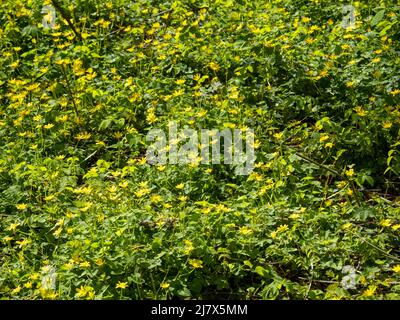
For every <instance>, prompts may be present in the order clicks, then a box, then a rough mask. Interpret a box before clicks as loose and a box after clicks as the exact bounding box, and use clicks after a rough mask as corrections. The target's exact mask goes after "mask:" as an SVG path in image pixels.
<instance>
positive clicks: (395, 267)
mask: <svg viewBox="0 0 400 320" xmlns="http://www.w3.org/2000/svg"><path fill="white" fill-rule="evenodd" d="M392 270H393V271H394V272H396V273H400V264H397V265H395V266H394V267H393V268H392Z"/></svg>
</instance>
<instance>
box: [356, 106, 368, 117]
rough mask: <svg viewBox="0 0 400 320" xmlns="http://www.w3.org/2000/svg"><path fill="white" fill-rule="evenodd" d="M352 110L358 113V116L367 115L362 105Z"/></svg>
mask: <svg viewBox="0 0 400 320" xmlns="http://www.w3.org/2000/svg"><path fill="white" fill-rule="evenodd" d="M354 111H355V112H357V114H358V115H359V116H360V117H365V116H366V115H367V112H366V111H365V110H364V109H363V108H362V107H360V106H358V107H355V108H354Z"/></svg>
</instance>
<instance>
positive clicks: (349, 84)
mask: <svg viewBox="0 0 400 320" xmlns="http://www.w3.org/2000/svg"><path fill="white" fill-rule="evenodd" d="M346 87H347V88H353V87H354V81H348V82H346Z"/></svg>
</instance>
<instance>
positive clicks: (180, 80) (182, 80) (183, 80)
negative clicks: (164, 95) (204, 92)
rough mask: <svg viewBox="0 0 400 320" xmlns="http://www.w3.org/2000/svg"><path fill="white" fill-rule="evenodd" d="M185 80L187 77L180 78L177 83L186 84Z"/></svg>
mask: <svg viewBox="0 0 400 320" xmlns="http://www.w3.org/2000/svg"><path fill="white" fill-rule="evenodd" d="M185 82H186V80H185V79H178V80H176V81H175V83H176V84H178V85H181V84H184V83H185Z"/></svg>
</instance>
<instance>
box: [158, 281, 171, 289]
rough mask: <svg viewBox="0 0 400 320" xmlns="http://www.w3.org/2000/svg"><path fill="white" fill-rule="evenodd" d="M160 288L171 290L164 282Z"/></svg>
mask: <svg viewBox="0 0 400 320" xmlns="http://www.w3.org/2000/svg"><path fill="white" fill-rule="evenodd" d="M160 287H161V288H162V289H168V288H169V283H166V282H163V283H161V284H160Z"/></svg>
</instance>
